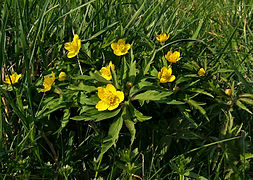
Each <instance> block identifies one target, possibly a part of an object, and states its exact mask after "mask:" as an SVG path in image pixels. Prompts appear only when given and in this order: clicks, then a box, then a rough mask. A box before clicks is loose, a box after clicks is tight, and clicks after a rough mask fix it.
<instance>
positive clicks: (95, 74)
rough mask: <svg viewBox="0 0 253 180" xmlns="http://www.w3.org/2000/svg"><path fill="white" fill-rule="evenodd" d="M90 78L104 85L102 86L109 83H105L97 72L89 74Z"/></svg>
mask: <svg viewBox="0 0 253 180" xmlns="http://www.w3.org/2000/svg"><path fill="white" fill-rule="evenodd" d="M90 77H91V78H92V79H95V80H96V81H98V82H101V83H104V84H110V83H111V82H110V81H107V80H106V79H105V78H103V77H102V76H101V75H100V73H99V72H98V71H96V72H94V73H92V72H90Z"/></svg>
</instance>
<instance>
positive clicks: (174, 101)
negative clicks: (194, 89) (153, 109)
mask: <svg viewBox="0 0 253 180" xmlns="http://www.w3.org/2000/svg"><path fill="white" fill-rule="evenodd" d="M166 104H173V105H179V104H185V102H182V101H177V100H172V101H169V102H166Z"/></svg>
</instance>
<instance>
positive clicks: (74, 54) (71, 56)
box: [67, 51, 78, 58]
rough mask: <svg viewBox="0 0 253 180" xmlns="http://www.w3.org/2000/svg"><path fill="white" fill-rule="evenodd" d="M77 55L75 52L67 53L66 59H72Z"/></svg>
mask: <svg viewBox="0 0 253 180" xmlns="http://www.w3.org/2000/svg"><path fill="white" fill-rule="evenodd" d="M77 54H78V52H76V51H69V53H68V55H67V57H68V58H73V57H75V56H76V55H77Z"/></svg>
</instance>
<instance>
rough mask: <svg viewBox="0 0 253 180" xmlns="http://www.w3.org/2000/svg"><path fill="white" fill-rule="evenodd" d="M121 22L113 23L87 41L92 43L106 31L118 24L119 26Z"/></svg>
mask: <svg viewBox="0 0 253 180" xmlns="http://www.w3.org/2000/svg"><path fill="white" fill-rule="evenodd" d="M118 23H119V22H115V23H112V24H110V25H108V26H107V27H106V28H104V29H102V30H100V31H99V32H97V33H95V34H94V35H93V36H91V37H90V38H89V39H87V41H90V40H92V39H94V38H96V37H98V36H99V35H101V34H103V33H105V32H106V31H108V30H109V29H110V28H111V27H113V26H115V25H116V24H118Z"/></svg>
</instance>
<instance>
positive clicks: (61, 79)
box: [58, 72, 67, 81]
mask: <svg viewBox="0 0 253 180" xmlns="http://www.w3.org/2000/svg"><path fill="white" fill-rule="evenodd" d="M66 77H67V74H66V73H65V72H60V74H59V79H58V80H59V81H65V80H66Z"/></svg>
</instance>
